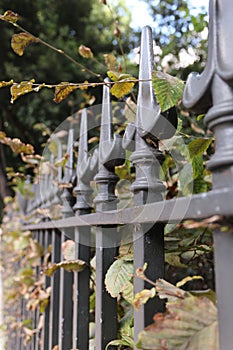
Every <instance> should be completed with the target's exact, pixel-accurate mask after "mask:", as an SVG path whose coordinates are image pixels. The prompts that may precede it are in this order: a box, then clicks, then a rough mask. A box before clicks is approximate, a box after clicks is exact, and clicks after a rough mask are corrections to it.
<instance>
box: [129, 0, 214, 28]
mask: <svg viewBox="0 0 233 350" xmlns="http://www.w3.org/2000/svg"><path fill="white" fill-rule="evenodd" d="M189 2H190V3H191V4H192V5H193V6H195V7H196V8H198V7H201V6H205V7H206V8H208V3H209V0H189ZM126 4H127V6H128V8H129V9H130V10H131V13H132V24H131V25H132V27H133V28H136V29H137V28H140V27H141V28H142V27H144V26H145V25H149V26H152V27H153V25H154V24H153V21H152V18H151V17H150V15H149V10H148V5H147V4H146V3H145V2H144V1H142V0H126Z"/></svg>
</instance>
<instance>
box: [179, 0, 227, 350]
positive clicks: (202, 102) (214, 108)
mask: <svg viewBox="0 0 233 350" xmlns="http://www.w3.org/2000/svg"><path fill="white" fill-rule="evenodd" d="M232 11H233V3H232V2H231V1H228V0H221V1H220V0H213V1H210V7H209V37H208V60H207V64H206V67H205V69H204V71H203V72H202V73H201V74H200V75H197V74H195V73H191V75H190V76H189V77H188V81H187V84H186V88H185V91H184V96H183V102H184V104H185V105H186V107H188V108H192V109H194V110H196V111H198V112H201V110H204V111H206V110H207V111H208V113H207V114H206V116H205V122H206V124H207V126H208V128H209V129H211V130H212V131H213V132H214V135H215V153H214V155H213V156H212V157H211V158H210V161H209V163H208V168H209V169H210V170H211V171H212V173H213V190H214V189H220V188H232V186H233V157H232V155H233V89H232V83H233V61H232V53H233V45H232V41H231V38H232V35H233V26H232V17H231V14H232ZM232 214H233V213H232ZM226 225H228V227H229V230H228V232H221V230H217V231H215V232H214V255H215V281H216V291H217V300H218V315H219V316H218V318H219V341H220V349H221V350H231V349H232V344H233V304H232V295H231V291H232V288H233V276H232V266H233V253H232V248H233V234H232V220H231V221H229V223H228V224H227V223H226Z"/></svg>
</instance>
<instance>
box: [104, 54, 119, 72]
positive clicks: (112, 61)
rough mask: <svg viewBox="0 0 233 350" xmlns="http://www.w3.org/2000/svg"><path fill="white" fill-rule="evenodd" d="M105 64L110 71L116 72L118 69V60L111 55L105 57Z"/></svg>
mask: <svg viewBox="0 0 233 350" xmlns="http://www.w3.org/2000/svg"><path fill="white" fill-rule="evenodd" d="M104 59H105V64H106V66H107V67H108V69H109V70H110V71H115V70H116V69H117V58H116V56H114V55H113V54H111V53H108V54H105V55H104Z"/></svg>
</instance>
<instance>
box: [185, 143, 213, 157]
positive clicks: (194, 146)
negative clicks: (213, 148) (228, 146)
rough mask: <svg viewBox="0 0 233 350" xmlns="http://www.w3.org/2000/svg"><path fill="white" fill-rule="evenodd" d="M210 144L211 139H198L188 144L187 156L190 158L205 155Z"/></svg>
mask: <svg viewBox="0 0 233 350" xmlns="http://www.w3.org/2000/svg"><path fill="white" fill-rule="evenodd" d="M211 142H212V138H208V139H207V138H198V139H195V140H193V141H191V142H190V143H189V144H188V150H189V155H190V157H191V158H193V157H195V156H199V155H202V154H204V153H205V151H206V150H207V149H208V147H209V146H210V144H211Z"/></svg>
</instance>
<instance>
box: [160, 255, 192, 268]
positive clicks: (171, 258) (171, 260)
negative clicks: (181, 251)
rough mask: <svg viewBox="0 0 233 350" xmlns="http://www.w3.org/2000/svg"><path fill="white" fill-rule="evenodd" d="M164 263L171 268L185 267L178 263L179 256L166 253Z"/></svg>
mask: <svg viewBox="0 0 233 350" xmlns="http://www.w3.org/2000/svg"><path fill="white" fill-rule="evenodd" d="M165 261H166V263H168V264H169V265H171V266H175V267H183V268H185V267H187V265H185V264H183V263H182V262H181V261H180V257H179V255H177V254H175V253H166V254H165Z"/></svg>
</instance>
